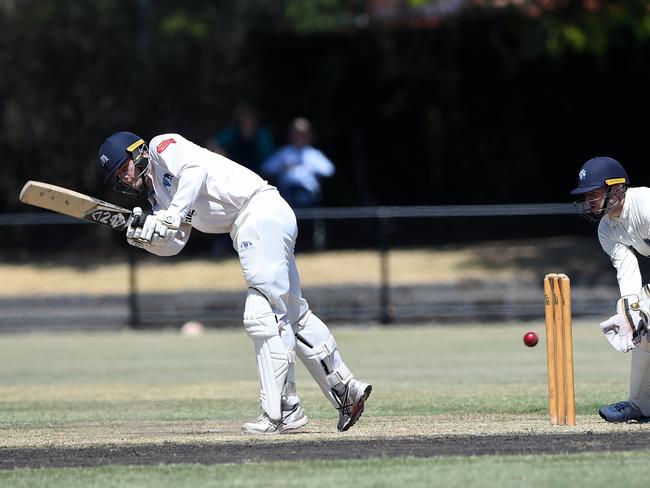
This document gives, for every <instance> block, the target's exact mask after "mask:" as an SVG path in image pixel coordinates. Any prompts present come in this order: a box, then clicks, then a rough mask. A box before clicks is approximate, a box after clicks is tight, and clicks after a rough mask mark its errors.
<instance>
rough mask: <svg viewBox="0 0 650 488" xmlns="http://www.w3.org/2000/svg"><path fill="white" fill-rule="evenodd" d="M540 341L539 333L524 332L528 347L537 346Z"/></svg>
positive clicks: (525, 342)
mask: <svg viewBox="0 0 650 488" xmlns="http://www.w3.org/2000/svg"><path fill="white" fill-rule="evenodd" d="M538 341H539V337H537V334H535V333H534V332H526V333H525V334H524V344H526V345H527V346H528V347H535V346H536V345H537V342H538Z"/></svg>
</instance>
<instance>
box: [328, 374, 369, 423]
mask: <svg viewBox="0 0 650 488" xmlns="http://www.w3.org/2000/svg"><path fill="white" fill-rule="evenodd" d="M371 392H372V385H369V384H368V383H362V382H361V381H357V380H355V379H354V378H353V379H351V380H350V382H349V383H348V384H347V385H345V391H344V392H343V394H342V395H337V396H338V398H339V403H340V405H341V406H340V407H338V411H339V423H338V425H337V426H336V428H337V429H338V430H339V432H345V431H346V430H348V429H349V428H350V427H352V426H353V425H354V424H355V423H356V421H357V420H359V417H361V414H362V413H363V406H364V403H365V402H366V400H367V399H368V397H369V396H370V393H371Z"/></svg>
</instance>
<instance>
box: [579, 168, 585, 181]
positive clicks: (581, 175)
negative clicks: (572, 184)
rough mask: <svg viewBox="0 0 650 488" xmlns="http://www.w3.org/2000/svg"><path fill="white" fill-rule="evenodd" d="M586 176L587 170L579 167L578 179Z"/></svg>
mask: <svg viewBox="0 0 650 488" xmlns="http://www.w3.org/2000/svg"><path fill="white" fill-rule="evenodd" d="M586 177H587V171H586V170H585V169H581V170H580V173H578V179H579V180H580V181H582V180H584V179H585V178H586Z"/></svg>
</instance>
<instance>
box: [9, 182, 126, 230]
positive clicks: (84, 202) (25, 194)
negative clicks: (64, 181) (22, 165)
mask: <svg viewBox="0 0 650 488" xmlns="http://www.w3.org/2000/svg"><path fill="white" fill-rule="evenodd" d="M19 198H20V201H21V202H23V203H27V204H29V205H34V206H36V207H40V208H46V209H47V210H52V211H54V212H58V213H61V214H65V215H69V216H71V217H75V218H78V219H82V220H87V221H89V222H94V223H96V224H101V225H105V226H107V227H111V228H112V229H114V230H118V231H121V230H124V229H126V228H127V227H128V226H129V220H130V219H131V211H130V210H128V209H126V208H122V207H119V206H117V205H113V204H112V203H108V202H104V201H103V200H99V199H97V198H93V197H89V196H88V195H84V194H83V193H79V192H76V191H73V190H68V189H67V188H63V187H60V186H56V185H51V184H49V183H42V182H40V181H31V180H30V181H28V182H27V183H25V186H23V189H22V191H21V192H20V197H19Z"/></svg>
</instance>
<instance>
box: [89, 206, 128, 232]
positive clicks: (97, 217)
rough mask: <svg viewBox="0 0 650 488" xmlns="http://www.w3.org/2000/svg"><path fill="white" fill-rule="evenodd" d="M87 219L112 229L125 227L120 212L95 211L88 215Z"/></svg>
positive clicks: (124, 221) (124, 220)
mask: <svg viewBox="0 0 650 488" xmlns="http://www.w3.org/2000/svg"><path fill="white" fill-rule="evenodd" d="M88 217H89V219H88V220H92V221H93V222H97V223H99V224H104V225H110V226H111V227H112V228H113V229H120V228H122V227H124V226H125V225H126V219H125V218H124V215H122V214H121V213H120V212H111V211H109V210H95V211H94V212H91V213H90V214H88Z"/></svg>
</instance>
